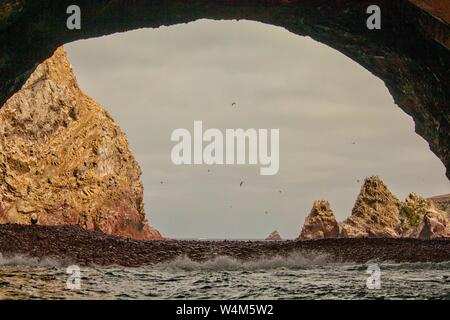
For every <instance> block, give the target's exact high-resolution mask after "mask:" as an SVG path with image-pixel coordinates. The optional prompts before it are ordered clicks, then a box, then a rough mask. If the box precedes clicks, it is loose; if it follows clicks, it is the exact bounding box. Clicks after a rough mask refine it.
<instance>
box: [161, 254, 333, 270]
mask: <svg viewBox="0 0 450 320" xmlns="http://www.w3.org/2000/svg"><path fill="white" fill-rule="evenodd" d="M329 263H330V260H329V258H328V256H327V255H325V254H315V255H304V254H301V253H299V252H295V253H292V254H290V255H288V256H274V257H266V258H258V259H254V260H240V259H236V258H233V257H229V256H218V257H215V258H213V259H210V260H205V261H201V262H198V261H194V260H191V259H190V258H189V257H187V256H180V257H177V258H175V259H174V260H171V261H169V262H162V263H159V264H157V265H155V268H156V269H160V270H167V269H172V270H182V271H195V270H205V271H242V270H247V271H255V270H271V269H281V268H285V269H303V268H307V267H311V266H317V265H325V264H329Z"/></svg>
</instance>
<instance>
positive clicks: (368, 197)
mask: <svg viewBox="0 0 450 320" xmlns="http://www.w3.org/2000/svg"><path fill="white" fill-rule="evenodd" d="M447 201H448V197H446V196H440V197H434V198H431V200H430V199H424V198H422V197H420V196H419V195H417V194H415V193H411V194H410V195H409V196H408V197H407V198H406V199H405V201H404V202H401V201H399V200H398V199H397V197H396V196H395V195H393V194H392V193H391V191H390V190H389V189H388V187H387V186H386V185H385V184H384V183H383V181H381V179H380V178H378V177H376V176H373V177H368V178H366V179H365V180H364V184H363V186H362V187H361V191H360V193H359V195H358V197H357V199H356V202H355V205H354V207H353V210H352V213H351V215H350V216H349V217H348V218H347V219H345V220H344V221H343V222H341V223H337V222H336V219H335V216H334V213H333V211H331V209H330V204H329V203H328V201H324V200H320V201H315V202H314V206H313V209H312V210H311V213H310V214H309V215H308V216H307V217H306V219H305V223H304V225H303V227H302V231H301V233H300V236H299V239H301V240H306V239H323V238H400V237H402V238H405V237H406V238H419V239H423V240H427V239H435V238H448V237H450V221H449V217H448V213H447V212H445V211H444V210H442V209H444V208H445V205H446V203H447ZM435 202H436V204H435Z"/></svg>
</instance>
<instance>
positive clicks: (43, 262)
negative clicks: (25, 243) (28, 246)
mask: <svg viewBox="0 0 450 320" xmlns="http://www.w3.org/2000/svg"><path fill="white" fill-rule="evenodd" d="M62 264H63V263H62V261H60V260H58V259H57V258H52V257H45V258H35V257H29V256H26V255H22V254H15V255H13V256H7V257H4V256H3V255H2V254H1V253H0V266H36V267H60V266H61V265H62Z"/></svg>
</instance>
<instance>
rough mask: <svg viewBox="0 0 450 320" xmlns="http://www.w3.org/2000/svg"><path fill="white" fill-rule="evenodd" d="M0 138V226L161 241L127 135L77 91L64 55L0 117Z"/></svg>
mask: <svg viewBox="0 0 450 320" xmlns="http://www.w3.org/2000/svg"><path fill="white" fill-rule="evenodd" d="M0 133H1V134H0V223H20V224H44V225H62V224H77V225H80V226H82V227H83V228H85V229H88V230H94V229H95V230H101V231H103V232H105V233H108V234H112V235H118V236H124V237H130V238H134V239H160V238H161V235H160V234H159V232H158V231H157V230H155V229H153V228H152V227H150V226H149V225H148V223H147V221H146V219H145V213H144V207H143V186H142V183H141V181H140V175H141V171H140V168H139V165H138V163H137V162H136V160H135V159H134V157H133V154H132V153H131V151H130V149H129V147H128V142H127V139H126V137H125V135H124V133H123V132H122V131H121V130H120V128H119V127H118V126H117V125H116V124H115V123H114V121H113V120H112V119H111V117H110V116H109V115H108V113H107V112H106V111H105V110H103V109H102V107H101V106H100V105H99V104H98V103H96V102H95V101H94V100H93V99H91V98H90V97H88V96H87V95H85V94H84V93H83V92H82V91H81V90H80V88H79V87H78V85H77V81H76V79H75V76H74V74H73V72H72V69H71V66H70V64H69V63H68V61H67V58H66V54H65V51H64V49H63V48H62V47H60V48H58V49H57V50H56V51H55V53H54V55H53V56H52V57H51V58H49V59H48V60H46V61H44V62H43V63H42V64H41V65H39V66H38V67H37V68H36V70H35V71H34V72H33V74H32V75H31V76H30V77H29V79H28V80H27V82H26V83H25V84H24V86H23V87H22V89H21V90H20V91H18V92H17V93H16V94H14V95H13V96H12V97H11V98H10V99H9V100H8V101H7V102H6V103H5V105H4V106H3V107H2V108H1V109H0Z"/></svg>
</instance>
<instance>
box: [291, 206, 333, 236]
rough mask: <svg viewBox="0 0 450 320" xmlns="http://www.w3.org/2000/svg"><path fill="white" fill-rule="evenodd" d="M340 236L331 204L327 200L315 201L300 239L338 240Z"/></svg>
mask: <svg viewBox="0 0 450 320" xmlns="http://www.w3.org/2000/svg"><path fill="white" fill-rule="evenodd" d="M338 236H339V226H338V223H337V221H336V218H335V216H334V212H333V211H332V210H331V208H330V203H329V202H328V201H326V200H316V201H314V204H313V207H312V209H311V212H310V213H309V215H308V216H307V217H306V219H305V224H304V225H303V228H302V231H301V233H300V236H299V239H301V240H309V239H326V238H337V237H338Z"/></svg>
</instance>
